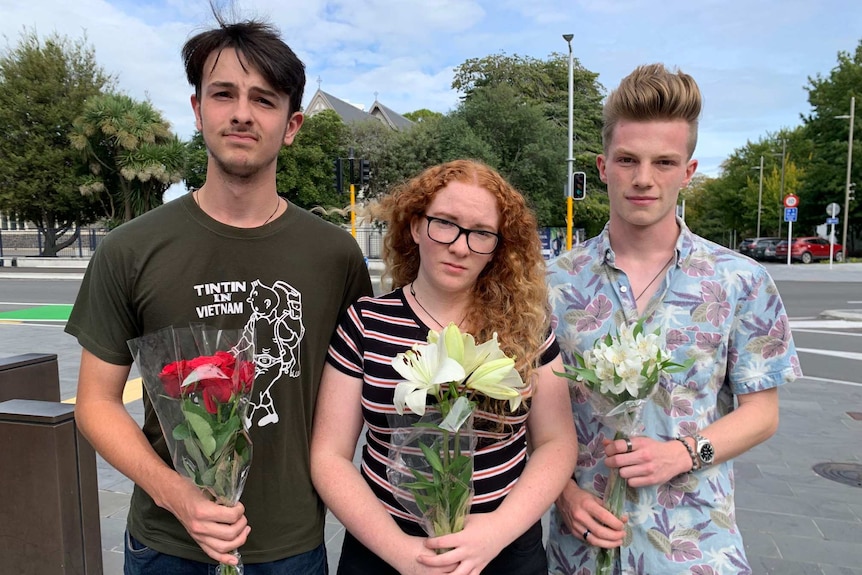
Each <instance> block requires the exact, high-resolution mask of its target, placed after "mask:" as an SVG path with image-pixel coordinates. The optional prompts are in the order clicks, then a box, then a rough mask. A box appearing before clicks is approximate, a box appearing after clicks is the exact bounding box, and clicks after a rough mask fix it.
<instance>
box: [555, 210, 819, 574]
mask: <svg viewBox="0 0 862 575" xmlns="http://www.w3.org/2000/svg"><path fill="white" fill-rule="evenodd" d="M678 223H679V225H680V228H681V233H680V236H679V239H678V241H677V244H676V252H677V259H676V263H675V264H674V265H672V266H671V267H670V268H669V270H668V272H667V274H666V276H665V277H664V281H663V283H662V285H661V287H660V288H659V289H658V291H657V292H656V294H655V295H654V296H653V298H652V300H651V301H650V302H649V304H648V306H647V308H646V310H645V312H644V316H645V317H646V324H645V331H646V332H653V331H655V330H656V329H661V335H662V336H663V337H664V338H665V340H666V343H665V346H666V349H667V350H668V351H670V352H671V353H672V354H673V357H674V360H675V361H676V362H678V363H683V362H684V361H686V360H687V359H689V358H691V359H693V360H694V364H693V365H692V367H691V369H689V370H687V371H684V372H681V373H675V374H672V375H670V376H664V377H663V378H662V381H661V384H660V387H659V389H658V390H657V392H656V394H655V395H654V397H653V399H652V400H651V401H650V403H649V404H648V405H647V407H646V408H645V410H644V414H643V423H644V431H643V432H642V434H643V435H646V436H649V437H652V438H654V439H659V440H671V439H672V438H674V437H677V436H685V435H690V434H691V433H693V432H695V431H696V430H698V429H703V428H704V427H706V426H708V425H709V424H711V423H712V422H714V421H715V420H717V419H719V418H720V417H722V416H723V415H725V414H727V413H728V412H730V411H732V410H733V409H734V395H738V394H746V393H752V392H756V391H762V390H765V389H770V388H773V387H776V386H778V385H782V384H784V383H787V382H790V381H793V380H794V379H796V378H797V377H800V376H801V375H802V371H801V370H800V368H799V359H798V358H797V356H796V349H795V347H794V345H793V339H792V337H791V334H790V327H789V325H788V320H787V316H786V313H785V310H784V306H783V304H782V302H781V298H780V297H779V295H778V291H777V290H776V287H775V284H774V283H773V281H772V279H771V278H770V277H769V274H768V273H767V272H766V270H765V269H764V268H763V266H761V265H759V264H757V263H755V262H754V261H753V260H750V259H748V258H746V257H744V256H741V255H739V254H737V253H736V252H733V251H731V250H728V249H727V248H724V247H721V246H719V245H717V244H714V243H712V242H709V241H707V240H705V239H703V238H701V237H699V236H696V235H694V234H693V233H691V231H689V229H688V228H687V227H686V225H685V224H684V223H683V222H682V221H681V220H678ZM614 258H615V256H614V252H613V251H612V250H611V246H610V241H609V236H608V227H607V226H605V229H604V231H603V232H602V233H601V234H600V235H599V236H597V237H595V238H593V239H591V240H589V241H587V242H586V243H584V244H583V245H581V246H578V247H576V248H574V249H573V250H572V251H570V252H567V253H565V254H563V255H561V256H560V257H559V258H557V259H555V260H552V261H551V262H549V264H548V283H549V286H550V297H551V305H552V306H553V312H554V318H555V320H556V322H557V327H556V333H557V341H558V342H559V344H560V347H561V348H562V352H563V360H564V362H565V363H567V364H574V362H575V360H574V356H573V352H577V353H579V354H583V353H584V352H585V351H587V350H589V349H591V348H592V346H593V343H594V342H595V341H596V340H597V339H598V338H601V337H604V336H605V334H607V333H612V334H615V333H616V331H617V325H619V324H620V323H622V322H626V323H628V324H633V323H635V322H637V320H638V311H637V306H636V305H635V296H634V293H633V292H632V287H631V284H630V283H629V280H628V278H627V277H626V275H625V273H624V272H623V271H622V270H620V269H618V268H616V267H615V265H614ZM572 411H573V413H574V417H575V424H576V427H577V431H578V442H579V448H580V454H579V456H578V467H577V470H576V480H577V482H578V485H579V486H580V487H581V488H582V489H587V490H589V491H591V492H593V493H595V494H597V495H599V496H601V495H602V494H603V492H604V488H605V484H606V482H607V475H608V469H607V467H605V465H604V449H603V448H602V440H603V439H605V438H609V439H610V438H613V434H614V432H613V430H612V429H610V428H608V427H605V426H603V425H602V424H601V423H600V422H599V421H598V420H597V419H596V418H594V417H593V411H592V409H591V407H590V405H589V403H588V402H587V400H586V397H585V396H584V394H583V392H581V391H580V388H579V387H577V386H573V388H572ZM625 512H626V513H627V514H628V515H629V521H628V524H627V535H626V540H625V544H624V545H623V547H622V548H621V553H620V563H621V565H620V570H617V571H616V573H624V574H627V575H628V574H631V575H634V574H638V575H640V574H643V575H657V574H663V575H664V574H668V575H680V574H693V575H716V574H731V573H732V574H734V575H736V574H740V573H751V568H750V567H749V564H748V560H747V559H746V557H745V551H744V549H743V545H742V537H741V535H740V533H739V528H738V527H737V525H736V517H735V515H736V513H735V507H734V475H733V462H732V461H727V462H724V463H721V464H718V465H713V466H710V467H707V468H705V469H702V470H700V471H696V472H691V473H684V474H682V475H679V476H677V477H675V478H673V479H671V480H670V481H669V482H667V483H665V484H662V485H657V486H651V487H645V488H639V489H631V488H630V489H629V490H628V495H627V500H626V503H625ZM596 551H597V548H596V547H593V546H591V545H585V544H584V543H583V541H582V540H581V538H580V534H576V535H572V534H570V533H569V531H568V528H567V527H566V526H565V524H564V523H563V520H562V517H561V516H560V515H559V513H557V510H556V508H554V509H553V510H552V514H551V528H550V533H549V541H548V563H549V569H550V572H551V573H553V574H555V575H556V574H565V575H591V574H592V573H593V572H594V570H595V553H596Z"/></svg>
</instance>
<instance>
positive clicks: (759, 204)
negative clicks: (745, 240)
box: [754, 156, 763, 238]
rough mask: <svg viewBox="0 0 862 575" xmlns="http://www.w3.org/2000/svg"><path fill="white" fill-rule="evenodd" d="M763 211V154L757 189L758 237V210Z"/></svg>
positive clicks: (756, 235)
mask: <svg viewBox="0 0 862 575" xmlns="http://www.w3.org/2000/svg"><path fill="white" fill-rule="evenodd" d="M762 211H763V156H760V187H759V188H758V190H757V234H755V236H754V237H756V238H759V237H760V212H762Z"/></svg>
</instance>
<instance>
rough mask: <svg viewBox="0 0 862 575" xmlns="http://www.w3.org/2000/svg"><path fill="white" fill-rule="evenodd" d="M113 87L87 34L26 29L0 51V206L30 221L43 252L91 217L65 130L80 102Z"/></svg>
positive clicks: (63, 242)
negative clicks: (64, 34) (73, 37)
mask: <svg viewBox="0 0 862 575" xmlns="http://www.w3.org/2000/svg"><path fill="white" fill-rule="evenodd" d="M112 84H113V78H112V77H111V76H109V75H108V74H106V73H105V72H104V71H103V70H102V68H101V67H99V66H98V65H97V64H96V58H95V54H94V52H93V49H92V48H89V47H88V46H87V44H86V39H82V40H78V41H75V42H72V41H70V40H69V39H67V38H65V37H62V36H58V35H56V34H55V35H51V36H49V37H48V38H47V39H45V40H44V41H42V40H40V39H39V37H38V36H37V35H36V33H35V32H25V33H23V34H22V36H21V40H20V42H19V43H18V45H17V46H15V47H14V48H9V49H7V50H6V51H4V52H3V53H2V55H0V133H2V134H3V137H2V138H0V209H2V210H6V211H9V212H12V213H14V214H16V215H17V216H18V217H19V218H21V219H23V220H26V221H29V222H32V223H33V224H35V226H36V228H37V229H38V230H39V233H40V234H42V236H43V237H44V242H43V250H42V255H44V256H55V255H56V254H57V252H59V251H60V250H61V249H63V248H64V247H67V246H69V245H71V244H72V243H73V242H74V241H76V240H77V239H78V237H79V234H80V226H81V225H85V224H88V223H90V222H92V221H94V220H95V218H96V211H95V210H94V206H93V204H92V202H91V201H90V200H89V199H88V198H85V197H83V196H82V195H81V193H80V191H79V186H80V185H81V184H82V183H83V182H84V180H85V178H86V164H85V163H84V162H82V161H81V159H80V157H79V155H78V154H77V153H76V152H75V151H74V150H73V149H72V148H71V146H70V142H69V136H68V135H69V132H70V130H71V128H72V123H73V121H74V119H75V117H76V116H77V115H78V114H79V113H80V112H81V111H82V109H83V106H84V102H85V101H86V100H87V99H88V98H91V97H93V96H95V95H97V94H99V93H100V91H101V90H102V89H104V88H107V87H110V86H111V85H112Z"/></svg>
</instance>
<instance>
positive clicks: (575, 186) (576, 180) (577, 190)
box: [572, 172, 587, 200]
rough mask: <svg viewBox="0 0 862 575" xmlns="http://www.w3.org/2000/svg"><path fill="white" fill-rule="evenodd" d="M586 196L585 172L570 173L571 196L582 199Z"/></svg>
mask: <svg viewBox="0 0 862 575" xmlns="http://www.w3.org/2000/svg"><path fill="white" fill-rule="evenodd" d="M586 196H587V174H586V173H584V172H575V173H573V174H572V197H573V198H574V199H576V200H583V199H584V198H585V197H586Z"/></svg>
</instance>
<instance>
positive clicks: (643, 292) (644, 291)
mask: <svg viewBox="0 0 862 575" xmlns="http://www.w3.org/2000/svg"><path fill="white" fill-rule="evenodd" d="M675 255H676V253H675V252H674V253H673V254H671V256H670V259H669V260H667V262H665V264H664V265H663V266H661V269H660V270H658V273H657V274H655V275H654V276H653V278H652V279H651V280H650V281H649V283H648V284H647V285H646V287H645V288H644V289H643V290H641V293H639V294H638V296H637V297H636V298H635V301H638V300H639V299H641V296H642V295H643V294H645V293H646V290H648V289H649V286H651V285H652V284H653V283H655V280H657V279H658V276H660V275H661V272H663V271H664V270H666V269H667V266H669V265H670V263H671V262H672V261H673V257H674V256H675ZM419 305H420V306H421V305H422V304H419ZM422 309H425V308H422ZM435 321H436V320H435Z"/></svg>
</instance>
